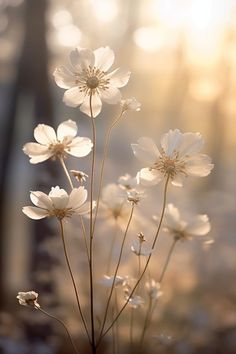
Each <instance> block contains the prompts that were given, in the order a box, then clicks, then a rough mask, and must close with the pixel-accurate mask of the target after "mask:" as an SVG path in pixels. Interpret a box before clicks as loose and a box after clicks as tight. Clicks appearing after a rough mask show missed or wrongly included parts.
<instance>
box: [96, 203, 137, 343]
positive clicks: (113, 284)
mask: <svg viewBox="0 0 236 354" xmlns="http://www.w3.org/2000/svg"><path fill="white" fill-rule="evenodd" d="M134 207H135V204H133V205H132V209H131V212H130V216H129V220H128V223H127V226H126V229H125V233H124V236H123V240H122V244H121V248H120V254H119V259H118V262H117V265H116V270H115V274H114V278H113V282H112V286H111V291H110V294H109V297H108V300H107V305H106V309H105V315H104V319H103V322H102V327H101V331H100V335H99V340H98V342H97V346H98V345H99V343H100V341H101V339H102V337H103V330H104V327H105V323H106V319H107V314H108V308H109V304H110V301H111V297H112V293H113V290H114V287H115V281H116V276H117V273H118V270H119V266H120V262H121V257H122V253H123V249H124V244H125V240H126V236H127V233H128V230H129V226H130V223H131V220H132V217H133V213H134ZM116 321H117V316H116V317H115V319H114V320H113V322H112V326H113V324H114V323H115V322H116ZM112 326H111V327H112Z"/></svg>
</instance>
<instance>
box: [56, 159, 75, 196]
mask: <svg viewBox="0 0 236 354" xmlns="http://www.w3.org/2000/svg"><path fill="white" fill-rule="evenodd" d="M59 160H60V163H61V165H62V168H63V170H64V172H65V175H66V178H67V179H68V182H69V184H70V187H71V189H73V188H74V186H73V183H72V180H71V178H70V174H69V172H68V170H67V168H66V165H65V161H64V159H63V157H61V156H60V158H59Z"/></svg>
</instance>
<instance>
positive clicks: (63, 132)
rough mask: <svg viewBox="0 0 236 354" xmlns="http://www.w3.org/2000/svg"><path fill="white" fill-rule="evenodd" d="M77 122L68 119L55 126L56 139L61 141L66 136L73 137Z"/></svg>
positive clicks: (75, 132)
mask: <svg viewBox="0 0 236 354" xmlns="http://www.w3.org/2000/svg"><path fill="white" fill-rule="evenodd" d="M77 130H78V128H77V124H76V122H75V121H73V120H71V119H69V120H67V121H65V122H62V123H61V124H60V125H59V126H58V128H57V139H58V140H59V141H63V139H64V138H66V137H72V138H74V137H75V136H76V134H77Z"/></svg>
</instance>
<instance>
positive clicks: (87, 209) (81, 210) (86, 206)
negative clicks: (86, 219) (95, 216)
mask: <svg viewBox="0 0 236 354" xmlns="http://www.w3.org/2000/svg"><path fill="white" fill-rule="evenodd" d="M95 205H96V202H95V201H93V205H92V209H94V208H95ZM89 212H90V202H86V203H84V204H83V205H81V206H80V207H79V208H77V209H76V210H75V213H76V214H78V215H85V214H88V213H89Z"/></svg>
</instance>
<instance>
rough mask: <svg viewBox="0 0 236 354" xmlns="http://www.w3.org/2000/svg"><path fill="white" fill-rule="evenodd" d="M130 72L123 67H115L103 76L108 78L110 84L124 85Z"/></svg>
mask: <svg viewBox="0 0 236 354" xmlns="http://www.w3.org/2000/svg"><path fill="white" fill-rule="evenodd" d="M130 75H131V72H130V71H128V70H125V69H120V68H118V69H115V70H113V71H112V72H111V73H110V74H108V75H106V77H105V78H107V79H109V80H110V85H111V86H114V87H118V88H119V87H123V86H125V85H126V84H127V83H128V81H129V78H130Z"/></svg>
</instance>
